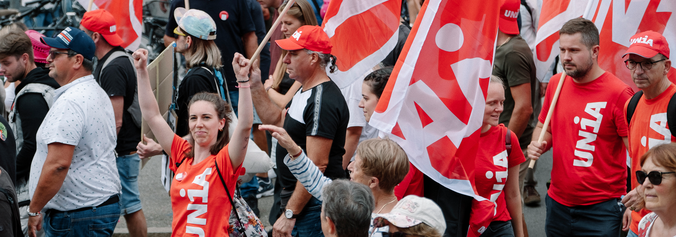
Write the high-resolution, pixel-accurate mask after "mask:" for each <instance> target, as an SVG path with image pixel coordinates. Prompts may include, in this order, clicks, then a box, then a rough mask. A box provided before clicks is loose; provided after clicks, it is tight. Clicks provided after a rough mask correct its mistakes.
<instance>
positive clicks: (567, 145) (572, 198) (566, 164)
mask: <svg viewBox="0 0 676 237" xmlns="http://www.w3.org/2000/svg"><path fill="white" fill-rule="evenodd" d="M560 78H561V75H560V74H557V75H554V76H553V77H552V79H551V80H550V83H551V85H558V83H559V80H560ZM555 88H556V87H552V90H547V93H546V95H545V101H544V103H543V104H542V112H541V113H540V117H539V120H540V122H542V123H544V121H545V118H546V116H547V112H548V111H549V107H550V105H551V101H552V97H553V96H554V92H555V90H554V89H555ZM560 93H561V94H560V95H559V100H558V103H557V104H556V107H555V110H554V113H553V115H552V120H551V124H550V128H551V131H552V142H551V145H552V146H553V149H554V151H553V157H554V158H553V159H554V160H553V164H552V167H553V168H552V176H551V177H552V184H551V186H550V187H549V191H548V195H549V196H550V197H551V198H552V199H554V200H555V201H557V202H558V203H561V204H562V205H565V206H568V207H573V206H581V205H592V204H597V203H600V202H604V201H608V200H610V199H613V198H619V197H620V196H622V195H623V194H625V193H626V188H627V187H626V183H627V180H626V179H627V163H626V161H627V156H626V149H625V147H624V142H623V141H622V137H626V136H627V122H626V119H625V116H624V110H623V106H624V104H625V102H626V101H627V100H628V99H629V98H631V96H632V95H633V94H634V92H633V91H632V90H631V88H629V86H627V85H626V84H624V83H623V82H622V81H620V79H618V78H617V77H615V76H614V75H612V74H610V73H608V72H606V73H604V74H603V75H601V76H600V77H598V78H596V80H593V81H591V82H588V83H584V84H578V83H575V82H574V81H573V78H571V77H570V76H566V81H565V82H564V84H563V88H562V89H561V92H560Z"/></svg>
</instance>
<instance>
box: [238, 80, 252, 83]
mask: <svg viewBox="0 0 676 237" xmlns="http://www.w3.org/2000/svg"><path fill="white" fill-rule="evenodd" d="M246 82H249V80H246V81H237V83H246Z"/></svg>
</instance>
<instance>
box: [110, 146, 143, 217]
mask: <svg viewBox="0 0 676 237" xmlns="http://www.w3.org/2000/svg"><path fill="white" fill-rule="evenodd" d="M115 161H116V162H117V172H118V173H119V174H120V184H121V185H122V193H121V195H120V205H121V207H120V208H121V211H122V212H121V213H122V215H128V214H131V213H134V212H137V211H140V210H141V198H140V197H139V196H140V193H139V191H138V175H139V172H140V171H139V170H140V169H139V168H140V166H141V159H140V158H139V157H138V154H131V155H124V156H118V157H117V159H115Z"/></svg>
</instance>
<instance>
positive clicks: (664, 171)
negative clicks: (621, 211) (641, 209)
mask: <svg viewBox="0 0 676 237" xmlns="http://www.w3.org/2000/svg"><path fill="white" fill-rule="evenodd" d="M640 162H641V167H642V168H641V170H638V171H636V181H637V182H638V183H639V186H638V187H637V188H636V190H637V192H638V195H639V196H641V197H642V198H643V204H644V205H645V209H648V210H650V211H653V212H651V213H649V214H647V215H646V216H644V217H643V218H642V219H641V221H640V222H639V224H638V234H639V236H644V237H651V236H665V237H666V236H676V215H674V211H676V144H674V143H667V144H663V145H658V146H656V147H653V148H652V149H650V150H648V151H647V152H646V153H645V154H643V156H641V159H640Z"/></svg>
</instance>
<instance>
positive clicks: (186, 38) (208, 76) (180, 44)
mask: <svg viewBox="0 0 676 237" xmlns="http://www.w3.org/2000/svg"><path fill="white" fill-rule="evenodd" d="M174 17H175V18H176V22H178V26H176V28H174V34H176V35H177V36H178V37H177V39H176V51H177V52H179V53H181V54H183V56H185V64H186V65H185V66H186V68H187V69H188V72H187V73H186V74H185V77H183V81H181V84H180V85H179V86H178V96H177V98H176V106H177V107H178V108H177V109H176V115H177V116H178V118H177V119H176V134H177V135H178V136H181V137H182V136H185V135H188V133H189V130H190V129H189V128H188V102H190V99H191V98H192V96H193V95H195V94H197V93H199V92H209V93H218V84H217V81H216V80H217V79H216V76H215V73H216V71H217V70H219V69H220V68H221V53H220V51H219V49H218V46H216V42H215V41H214V40H215V39H216V23H215V22H214V20H213V19H211V17H210V16H209V14H207V13H206V12H204V11H201V10H197V9H190V10H186V9H185V8H182V7H178V8H176V10H174Z"/></svg>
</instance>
